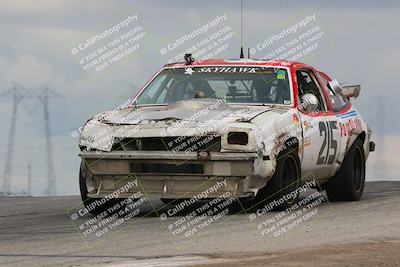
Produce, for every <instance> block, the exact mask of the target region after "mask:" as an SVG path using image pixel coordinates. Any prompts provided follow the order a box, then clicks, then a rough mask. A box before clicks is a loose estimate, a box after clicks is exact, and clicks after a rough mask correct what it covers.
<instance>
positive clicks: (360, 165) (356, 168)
mask: <svg viewBox="0 0 400 267" xmlns="http://www.w3.org/2000/svg"><path fill="white" fill-rule="evenodd" d="M363 177H364V161H363V155H362V151H361V149H360V147H358V146H357V147H356V151H355V154H354V160H353V184H354V189H355V190H356V192H357V193H359V192H360V191H361V189H362V185H363Z"/></svg>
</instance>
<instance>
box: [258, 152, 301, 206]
mask: <svg viewBox="0 0 400 267" xmlns="http://www.w3.org/2000/svg"><path fill="white" fill-rule="evenodd" d="M289 149H291V148H289ZM300 173H301V170H300V160H299V157H298V155H297V150H296V149H294V150H291V151H288V150H286V151H283V152H282V153H280V154H279V156H278V162H277V165H276V169H275V173H274V175H273V176H272V178H271V179H270V180H269V181H268V183H267V184H266V185H265V186H264V187H263V188H261V189H260V190H259V191H258V193H257V196H256V199H255V200H256V201H257V202H258V203H262V204H263V205H264V204H265V203H264V202H265V201H267V202H270V203H272V202H274V203H279V205H275V206H274V208H273V210H284V209H286V208H288V207H290V206H291V205H293V204H294V203H296V201H297V199H298V197H299V194H298V193H297V192H296V189H297V187H298V183H299V179H300Z"/></svg>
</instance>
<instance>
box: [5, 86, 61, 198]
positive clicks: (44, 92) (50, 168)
mask: <svg viewBox="0 0 400 267" xmlns="http://www.w3.org/2000/svg"><path fill="white" fill-rule="evenodd" d="M10 96H11V97H12V98H13V101H14V102H13V103H14V105H13V111H12V117H11V127H10V136H9V142H8V147H7V154H6V164H5V168H4V175H3V190H2V192H3V193H5V194H10V181H11V178H12V175H11V174H12V156H13V149H14V138H15V125H16V121H17V108H18V103H19V102H20V101H21V100H22V99H24V98H37V99H39V101H40V103H41V104H42V105H43V111H44V120H45V137H46V154H47V187H46V189H45V194H47V195H54V194H55V193H56V179H55V173H54V163H53V160H54V157H53V146H52V142H51V135H50V119H49V107H48V105H49V98H54V97H63V96H62V95H61V94H59V93H57V92H55V91H54V90H51V89H49V88H48V85H47V84H46V85H43V86H42V87H40V88H35V89H31V88H29V89H27V88H25V87H23V86H20V85H17V84H15V83H14V86H13V88H12V89H10V90H7V91H5V92H3V93H1V94H0V97H10Z"/></svg>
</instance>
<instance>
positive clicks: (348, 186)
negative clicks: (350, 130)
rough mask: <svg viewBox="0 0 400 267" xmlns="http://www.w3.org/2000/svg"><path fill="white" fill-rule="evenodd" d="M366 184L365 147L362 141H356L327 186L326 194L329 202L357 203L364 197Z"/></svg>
mask: <svg viewBox="0 0 400 267" xmlns="http://www.w3.org/2000/svg"><path fill="white" fill-rule="evenodd" d="M364 184H365V153H364V146H363V142H362V141H361V140H360V139H356V140H355V141H354V143H353V145H352V146H351V147H350V149H349V151H348V152H347V154H346V156H345V158H344V160H343V163H342V166H340V169H339V171H338V172H337V173H336V174H335V175H334V176H333V177H332V178H331V179H330V180H329V181H328V183H327V184H326V193H327V194H328V199H329V201H357V200H360V198H361V196H362V193H363V191H364Z"/></svg>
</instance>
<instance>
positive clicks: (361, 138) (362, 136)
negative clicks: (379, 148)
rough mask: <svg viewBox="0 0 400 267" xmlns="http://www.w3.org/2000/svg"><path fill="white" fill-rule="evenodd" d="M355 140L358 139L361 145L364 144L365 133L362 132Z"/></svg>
mask: <svg viewBox="0 0 400 267" xmlns="http://www.w3.org/2000/svg"><path fill="white" fill-rule="evenodd" d="M357 138H359V139H360V140H361V141H362V142H363V144H364V142H365V132H364V131H362V132H361V133H360V134H359V135H358V137H357Z"/></svg>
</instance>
